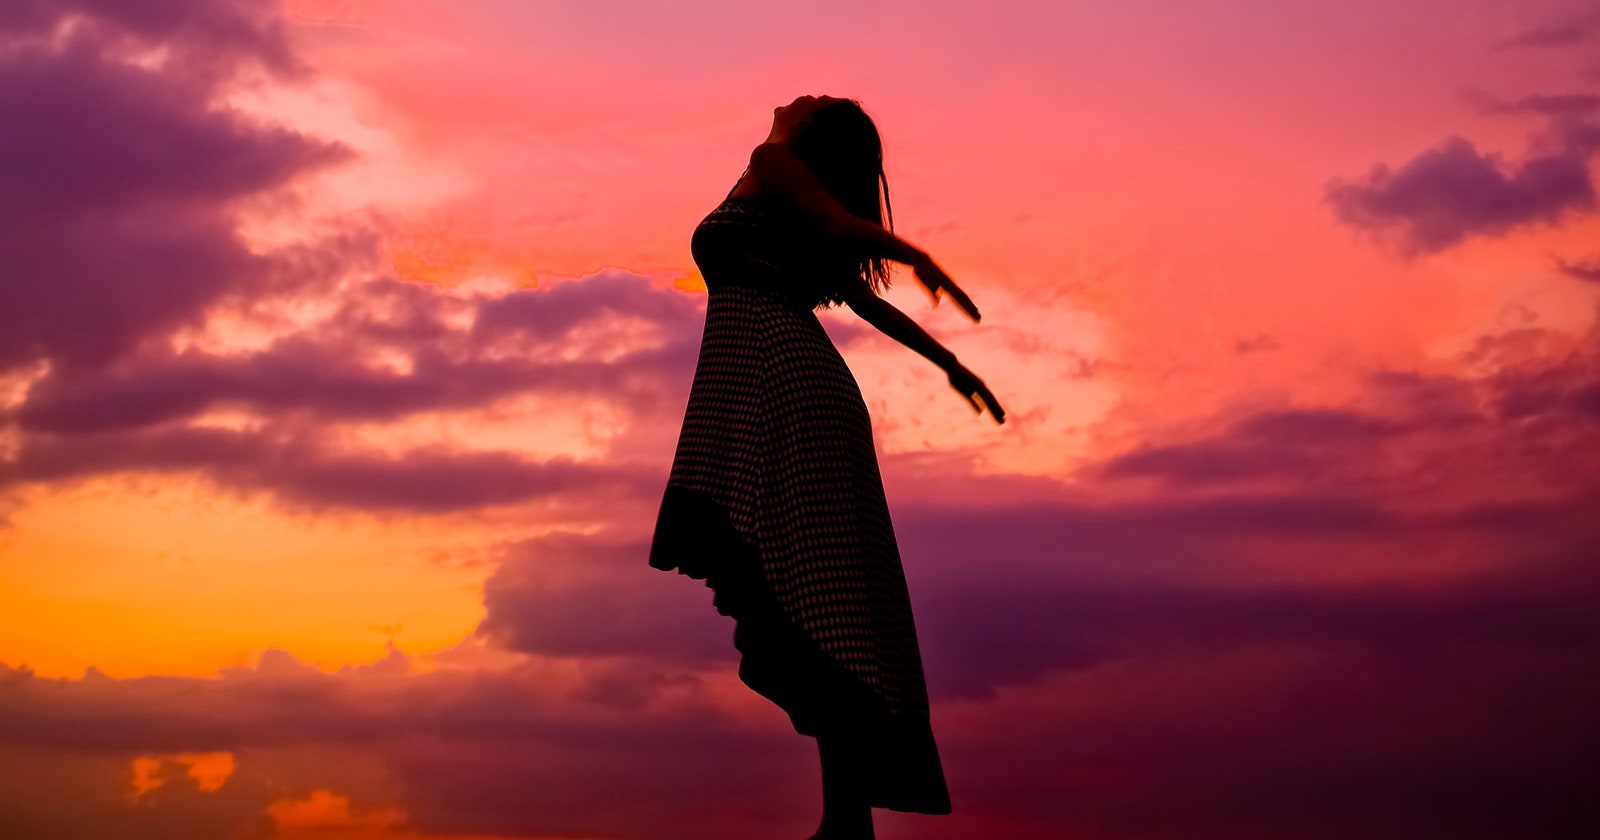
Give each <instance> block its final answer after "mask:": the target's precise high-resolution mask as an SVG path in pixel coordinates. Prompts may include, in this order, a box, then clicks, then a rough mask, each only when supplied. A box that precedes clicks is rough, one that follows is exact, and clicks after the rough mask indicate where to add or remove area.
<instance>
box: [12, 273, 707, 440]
mask: <svg viewBox="0 0 1600 840" xmlns="http://www.w3.org/2000/svg"><path fill="white" fill-rule="evenodd" d="M547 303H548V306H547V305H546V304H547ZM625 319H633V320H632V321H629V320H625ZM459 321H464V322H465V324H460V323H456V322H459ZM701 322H702V316H701V314H700V309H699V306H698V304H697V303H696V302H695V301H694V300H693V299H692V298H691V297H690V296H689V295H685V294H682V293H679V292H674V291H669V290H662V289H654V288H652V287H651V285H650V282H649V281H648V280H647V279H645V278H643V277H639V276H637V275H628V274H623V273H619V272H607V273H601V274H598V275H595V276H593V277H591V278H586V279H584V280H581V281H570V282H567V283H563V284H560V285H557V286H555V287H554V288H552V289H550V290H548V291H546V290H544V289H537V290H534V289H530V290H523V291H515V292H510V293H507V294H504V295H499V296H494V295H468V294H461V293H453V292H450V291H447V290H441V289H438V288H436V287H433V286H427V285H423V284H417V283H409V282H404V281H398V280H388V279H378V280H371V281H367V282H364V283H360V284H357V285H354V286H352V287H350V288H349V289H348V290H347V291H346V292H345V294H344V296H343V299H342V302H341V304H340V307H339V309H337V310H336V311H335V312H334V313H333V314H332V315H331V316H330V317H328V318H327V319H326V320H325V321H322V322H318V323H314V324H312V325H310V326H309V327H307V328H305V329H301V330H297V331H294V332H292V333H288V334H285V335H283V336H281V337H280V338H278V339H277V340H275V341H274V342H273V343H272V344H271V346H269V347H267V348H265V349H263V350H260V351H256V352H245V353H236V354H222V353H212V352H204V351H200V350H189V351H185V352H172V351H170V350H167V351H151V352H146V353H142V354H139V355H134V356H129V357H126V358H124V359H122V360H121V361H120V362H119V363H117V364H114V365H108V366H106V367H103V368H99V369H96V370H92V371H76V370H65V371H58V372H52V373H51V374H50V375H48V376H46V377H44V378H43V379H41V380H40V381H38V382H36V383H34V385H33V386H32V387H31V388H30V389H29V391H28V394H27V398H26V401H24V402H23V403H22V404H21V405H20V406H18V407H17V408H15V409H14V410H13V411H11V412H9V413H10V414H11V416H13V417H14V418H15V419H16V421H17V422H18V423H19V424H20V426H21V427H22V428H23V429H24V430H27V431H30V432H55V433H65V434H79V433H86V432H100V431H111V430H118V429H133V428H138V427H143V426H149V425H154V424H160V423H166V422H171V421H175V420H182V419H186V418H192V417H194V416H196V415H198V414H200V413H203V412H204V411H206V410H208V409H211V408H216V407H228V408H235V409H244V410H248V411H251V412H254V413H259V414H263V415H267V416H271V415H274V414H277V413H279V412H286V411H295V412H303V413H306V414H308V415H310V416H313V417H317V418H320V419H368V420H396V419H399V418H401V417H404V416H405V415H407V414H411V413H415V412H419V411H441V410H459V409H467V408H481V407H486V406H488V405H490V404H492V403H494V402H495V401H496V400H499V399H501V398H504V397H507V396H511V395H517V394H531V393H547V394H556V395H563V396H574V395H585V396H593V397H597V398H604V399H609V400H613V401H616V402H620V403H623V404H626V405H629V406H631V407H634V408H637V409H639V410H646V409H648V408H650V407H654V406H655V405H656V404H657V403H658V402H659V401H660V400H662V399H664V395H666V394H672V395H674V396H677V395H678V392H680V391H684V390H686V389H687V387H688V383H687V376H688V374H689V373H690V372H692V370H693V367H694V354H695V351H696V349H697V347H698V343H699V331H700V327H701ZM575 330H588V331H591V332H595V333H597V334H603V335H604V336H606V337H608V338H610V339H613V340H611V341H609V342H608V343H606V344H604V345H603V346H601V345H598V344H597V345H596V346H594V347H592V348H590V349H591V350H593V351H594V352H592V353H588V354H585V355H582V356H577V357H573V351H574V350H576V349H580V348H576V347H575V346H574V342H572V341H569V339H571V338H572V334H573V332H574V331H575ZM642 331H653V332H654V333H655V335H654V336H653V337H652V336H648V335H641V332H642ZM372 358H382V359H385V360H386V363H385V364H383V365H377V364H373V363H371V362H367V361H365V360H366V359H372ZM397 359H398V360H402V361H403V363H404V369H403V370H401V369H397V368H396V365H395V363H394V360H397Z"/></svg>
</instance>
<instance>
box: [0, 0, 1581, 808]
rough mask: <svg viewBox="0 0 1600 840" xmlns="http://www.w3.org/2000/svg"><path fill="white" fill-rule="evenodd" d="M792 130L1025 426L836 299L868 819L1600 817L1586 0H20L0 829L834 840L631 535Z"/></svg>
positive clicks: (1, 97) (763, 709) (2, 88)
mask: <svg viewBox="0 0 1600 840" xmlns="http://www.w3.org/2000/svg"><path fill="white" fill-rule="evenodd" d="M803 93H811V94H830V95H835V96H849V97H852V98H856V99H859V100H860V101H861V102H862V103H863V105H864V107H865V108H866V109H867V110H868V112H869V113H871V114H872V115H873V116H874V118H875V119H876V121H877V124H878V126H879V128H880V131H881V133H882V135H883V137H884V144H885V155H886V170H887V176H888V182H889V187H890V191H891V196H892V199H893V207H894V212H895V220H896V223H897V230H898V231H899V232H900V233H901V234H902V235H903V236H905V237H906V238H908V239H909V240H911V241H912V242H914V243H916V244H918V245H919V246H921V247H923V248H925V249H927V250H928V251H930V252H931V253H932V254H933V255H934V257H935V259H937V260H938V261H939V262H940V264H941V265H942V266H943V267H944V268H945V269H946V270H947V271H948V272H949V273H950V274H951V275H952V276H953V277H954V278H955V279H956V280H957V281H958V282H959V283H961V284H962V286H963V287H964V288H965V289H966V290H967V291H968V292H969V293H970V294H971V295H972V297H973V298H974V299H975V300H976V302H977V304H978V306H979V307H980V308H981V309H982V311H983V313H984V318H983V321H982V322H981V323H979V324H973V323H971V322H968V321H966V320H964V319H963V318H962V317H961V316H960V313H959V312H957V311H956V310H955V309H954V308H953V307H950V306H947V305H946V306H940V307H937V308H934V307H931V306H930V305H929V302H928V300H927V298H926V296H924V295H922V294H921V293H920V292H919V291H918V290H917V289H916V288H915V284H914V283H913V282H912V281H911V280H910V277H909V274H906V273H902V274H901V275H900V278H899V282H897V283H896V285H895V286H894V287H893V288H892V289H891V290H890V292H889V293H888V298H889V299H890V300H891V301H892V302H893V303H895V304H896V305H898V306H900V307H901V308H902V309H904V310H905V311H906V312H907V313H908V314H910V315H911V316H912V317H914V318H916V319H917V320H918V321H919V322H920V323H922V324H924V325H925V326H927V328H928V329H929V330H930V331H931V332H932V333H934V334H935V335H936V336H937V337H938V338H939V339H940V340H941V341H942V342H944V343H945V344H946V345H947V346H949V347H950V348H951V349H952V350H953V351H954V352H955V353H956V354H957V355H958V356H959V357H960V358H961V360H962V361H963V362H964V363H965V364H967V365H968V366H969V367H971V368H972V369H973V370H974V371H976V372H977V373H978V374H979V375H981V376H983V377H984V378H985V380H986V381H987V382H988V384H989V385H990V386H991V387H992V389H993V390H994V391H995V393H996V394H997V396H998V397H999V399H1000V400H1001V402H1002V403H1003V404H1004V405H1005V407H1006V409H1007V412H1008V422H1007V423H1006V424H1005V425H1004V426H997V425H995V424H993V423H991V422H990V421H989V420H988V419H987V418H985V417H978V416H975V415H974V414H973V413H972V411H971V409H970V408H969V407H968V406H967V405H966V403H965V402H964V401H963V400H962V399H961V398H960V397H959V396H958V395H957V394H956V393H954V392H953V391H952V390H951V389H950V388H949V387H948V386H947V385H946V383H945V381H944V378H943V376H942V374H940V372H939V371H938V370H937V369H935V368H934V367H933V366H931V365H929V364H928V363H926V362H925V361H924V360H922V359H921V358H919V357H917V356H916V355H915V354H913V353H911V352H910V351H908V350H906V349H905V348H903V347H900V346H898V345H896V344H894V343H892V342H891V341H889V340H887V339H885V338H883V337H881V336H879V335H877V334H876V333H875V332H873V331H872V330H871V328H870V327H867V326H865V325H864V324H863V323H862V322H860V321H857V320H855V319H853V317H852V316H851V315H850V314H849V312H848V310H838V311H832V312H827V313H825V314H823V315H822V318H823V320H824V323H825V324H826V325H827V327H828V329H829V331H830V333H831V334H832V335H833V336H834V339H835V341H836V343H838V345H839V346H840V348H841V352H842V353H843V354H844V356H845V358H846V359H847V361H848V362H849V365H850V367H851V369H852V370H853V371H854V373H855V375H856V377H857V379H858V381H859V382H860V385H861V388H862V391H863V393H864V395H865V397H866V400H867V404H868V406H869V408H870V410H871V412H872V415H873V422H874V430H875V433H876V440H877V445H878V450H879V457H880V463H881V464H882V469H883V474H884V480H885V486H886V492H887V495H888V499H889V503H890V507H891V509H892V511H893V514H894V517H895V526H896V533H897V535H898V538H899V541H900V548H901V553H902V557H903V559H904V563H905V568H906V572H907V578H908V582H909V585H910V589H911V595H912V601H913V605H914V607H915V610H916V617H917V627H918V631H919V636H920V639H921V645H922V651H923V658H924V662H925V666H926V670H927V678H928V684H929V688H930V691H931V694H932V701H933V703H932V716H933V727H934V731H935V733H936V735H937V737H938V739H939V744H940V748H941V751H942V754H943V757H944V764H945V769H946V774H947V776H948V779H949V784H950V790H951V797H952V800H953V803H954V813H953V814H952V815H951V816H948V817H929V816H920V815H906V814H893V813H881V812H880V813H881V816H880V818H879V822H878V824H879V836H880V837H881V838H884V840H911V839H912V838H918V840H922V839H923V838H927V839H928V840H955V839H956V838H982V837H1008V838H1021V839H1023V840H1031V839H1032V838H1040V840H1045V839H1046V838H1064V840H1078V839H1079V838H1083V839H1084V840H1087V839H1089V838H1163V839H1164V840H1251V839H1252V838H1261V840H1284V839H1285V838H1293V840H1307V839H1309V840H1321V839H1322V838H1326V839H1327V840H1349V838H1363V840H1366V839H1367V838H1397V840H1398V838H1405V840H1414V839H1415V838H1433V837H1440V838H1451V840H1472V839H1473V838H1485V839H1486V840H1487V838H1508V837H1519V838H1540V839H1541V840H1542V839H1543V838H1566V837H1574V838H1576V837H1593V836H1600V834H1597V833H1591V832H1592V831H1594V830H1595V829H1596V828H1597V827H1600V815H1597V812H1596V810H1595V808H1596V806H1595V804H1594V802H1595V796H1596V784H1595V776H1594V757H1595V755H1596V754H1600V729H1597V728H1596V727H1595V725H1594V722H1595V709H1596V708H1597V707H1600V618H1597V615H1600V610H1597V607H1596V602H1597V600H1600V517H1597V516H1596V515H1595V513H1594V512H1595V510H1596V508H1597V506H1600V445H1597V444H1600V320H1597V314H1600V202H1597V198H1596V192H1595V186H1594V178H1593V173H1594V170H1595V168H1596V162H1597V160H1596V159H1597V158H1600V4H1597V3H1595V2H1593V0H1586V2H1578V1H1577V0H1516V2H1506V1H1505V0H1494V2H1490V0H1341V2H1320V3H1312V2H1297V0H1217V1H1216V2H1208V3H1196V2H1192V0H1124V2H1119V3H1103V2H1088V1H1087V0H1053V2H1031V1H1030V2H1023V0H1017V2H976V0H968V1H967V2H945V1H944V0H923V2H872V1H871V0H851V2H837V1H836V0H819V1H818V2H807V3H781V4H780V3H759V2H749V3H731V2H725V0H716V2H713V1H712V0H683V1H682V2H671V3H667V2H661V3H639V2H622V1H621V0H619V1H618V2H603V0H584V1H580V0H287V2H283V0H4V2H3V3H0V837H8V838H10V837H15V838H24V839H26V838H109V837H117V838H122V837H127V838H183V839H184V840H202V838H218V840H246V839H247V838H248V839H249V840H265V838H339V840H358V839H359V838H377V837H393V836H404V837H415V838H424V839H425V840H469V838H470V839H471V840H491V838H505V839H509V838H524V840H558V838H559V839H560V840H598V839H599V838H607V839H608V840H676V839H677V838H707V839H708V840H735V838H738V840H746V839H747V838H748V839H749V840H759V838H768V837H770V838H795V840H798V838H801V837H804V836H806V835H807V834H809V833H810V831H811V830H813V828H814V826H815V821H816V819H817V817H818V815H819V802H820V798H819V797H820V788H819V785H818V779H817V768H816V759H815V754H814V747H813V744H812V742H810V741H809V740H808V739H804V738H802V737H800V736H798V735H796V734H794V732H793V730H792V729H791V728H790V726H789V722H788V720H787V718H786V717H785V716H784V715H783V713H782V712H781V711H780V710H779V709H778V708H777V707H775V706H773V705H771V704H770V703H768V702H767V701H765V700H763V699H761V698H760V697H758V696H756V695H755V694H753V693H752V692H750V691H749V690H748V689H746V688H745V687H744V686H743V685H742V684H740V683H739V682H738V679H737V676H736V674H735V670H736V668H737V659H736V652H735V651H734V650H733V648H732V644H731V636H732V626H731V623H730V622H729V621H728V619H726V618H724V617H722V616H720V615H717V614H716V612H715V611H714V610H713V609H712V607H711V602H710V593H709V592H708V591H707V590H706V589H705V588H704V587H703V586H701V585H699V584H697V583H695V582H694V581H691V580H688V579H686V578H683V577H680V576H677V575H669V574H663V573H661V572H659V571H656V570H654V569H651V568H649V567H648V566H647V565H646V563H645V559H646V552H647V547H648V539H649V536H650V531H651V528H652V527H653V525H654V517H655V512H656V506H657V504H658V503H659V501H660V498H661V491H662V489H663V487H664V486H665V482H666V476H667V470H668V467H669V466H670V463H671V458H672V452H673V445H674V443H675V441H676V436H677V432H678V425H679V422H680V420H681V419H682V414H683V408H684V404H685V401H686V399H687V395H688V388H689V382H690V378H691V376H692V374H693V368H694V363H695V356H696V350H697V347H698V343H699V339H700V331H701V328H702V325H703V320H704V305H705V292H704V285H703V283H702V282H701V280H700V278H699V276H698V274H697V272H696V269H695V266H694V264H693V261H692V260H691V258H690V255H689V235H690V232H691V231H692V230H693V229H694V227H695V225H696V224H697V223H698V222H699V220H700V219H701V217H702V216H704V215H705V214H706V213H707V212H708V211H709V210H710V209H711V208H712V207H714V206H715V205H716V204H717V203H718V202H719V201H720V200H721V199H722V197H723V195H724V194H725V193H726V192H727V190H728V189H729V187H731V186H732V184H733V183H734V181H735V179H736V178H737V177H738V176H739V174H740V171H741V170H742V169H743V167H744V165H745V162H746V159H747V157H748V155H749V152H750V150H751V148H752V147H754V146H755V145H756V144H757V143H759V142H761V140H762V139H763V138H764V137H765V136H766V133H767V130H768V128H769V124H770V118H771V112H772V109H773V107H774V106H776V105H780V104H784V103H787V102H789V101H790V100H792V99H793V98H794V97H795V96H797V95H799V94H803ZM1585 829H1587V830H1585Z"/></svg>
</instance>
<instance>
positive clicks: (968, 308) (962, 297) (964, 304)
mask: <svg viewBox="0 0 1600 840" xmlns="http://www.w3.org/2000/svg"><path fill="white" fill-rule="evenodd" d="M944 290H945V292H946V293H948V294H949V295H950V298H951V299H952V300H954V301H955V302H956V306H959V307H961V311H962V312H965V313H967V317H968V318H971V319H972V320H974V321H976V320H978V319H979V317H980V316H979V315H978V307H977V306H976V305H975V304H974V303H973V302H972V298H969V297H967V293H966V292H963V291H961V287H960V286H957V285H956V284H954V283H946V284H945V285H944Z"/></svg>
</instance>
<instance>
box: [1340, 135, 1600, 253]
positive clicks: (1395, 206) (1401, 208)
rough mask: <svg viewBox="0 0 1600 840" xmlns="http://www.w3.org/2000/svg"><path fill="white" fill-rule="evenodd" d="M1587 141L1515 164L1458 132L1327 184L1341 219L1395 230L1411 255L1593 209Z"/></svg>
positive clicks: (1365, 227) (1370, 227)
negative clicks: (1402, 159)
mask: <svg viewBox="0 0 1600 840" xmlns="http://www.w3.org/2000/svg"><path fill="white" fill-rule="evenodd" d="M1592 152H1593V149H1592V148H1591V147H1588V146H1587V145H1586V144H1585V145H1582V146H1580V147H1579V148H1574V149H1569V150H1565V151H1560V152H1556V153H1551V154H1543V155H1533V156H1530V157H1528V158H1527V159H1526V160H1524V161H1523V162H1522V163H1520V164H1517V165H1515V166H1511V165H1507V164H1506V163H1505V162H1504V161H1502V160H1501V159H1500V158H1499V157H1498V156H1496V155H1493V154H1484V153H1481V152H1479V151H1478V150H1477V148H1476V147H1475V146H1473V144H1472V143H1471V142H1469V141H1467V140H1465V139H1462V138H1459V137H1453V138H1451V139H1449V140H1446V141H1445V142H1444V143H1442V144H1440V145H1439V146H1438V147H1436V148H1434V149H1430V150H1428V151H1426V152H1423V153H1422V154H1420V155H1418V156H1416V157H1415V158H1413V159H1412V160H1410V161H1408V162H1407V163H1405V164H1404V165H1402V166H1400V167H1398V168H1390V167H1389V166H1387V165H1385V164H1377V165H1375V166H1374V167H1373V168H1372V169H1371V171H1370V172H1368V173H1367V175H1366V176H1365V177H1363V178H1360V179H1357V180H1354V181H1346V180H1343V179H1338V180H1335V181H1333V182H1332V183H1330V184H1329V185H1328V186H1327V188H1326V189H1325V191H1324V195H1323V199H1324V201H1326V202H1327V203H1328V204H1330V205H1332V207H1333V210H1334V213H1335V215H1336V216H1337V217H1338V219H1339V221H1341V222H1343V223H1345V224H1347V225H1350V226H1352V227H1356V228H1360V229H1363V230H1369V231H1374V232H1384V233H1387V232H1391V231H1393V232H1394V233H1396V234H1397V236H1398V239H1399V243H1400V246H1401V248H1402V249H1403V250H1404V251H1405V252H1406V253H1409V254H1425V253H1431V252H1434V251H1441V250H1444V249H1445V248H1448V247H1450V246H1452V245H1455V244H1457V243H1459V242H1461V241H1462V240H1464V239H1466V238H1467V237H1468V236H1473V235H1496V234H1504V233H1507V232H1509V231H1512V230H1515V229H1517V228H1520V227H1524V226H1528V225H1533V224H1554V223H1557V222H1560V221H1562V220H1564V219H1566V218H1568V217H1569V216H1572V215H1576V214H1578V213H1584V212H1589V211H1592V210H1593V209H1594V205H1595V192H1594V185H1593V184H1592V183H1591V182H1590V179H1589V167H1588V157H1589V155H1590V154H1591V153H1592Z"/></svg>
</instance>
